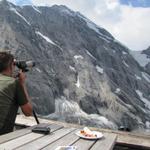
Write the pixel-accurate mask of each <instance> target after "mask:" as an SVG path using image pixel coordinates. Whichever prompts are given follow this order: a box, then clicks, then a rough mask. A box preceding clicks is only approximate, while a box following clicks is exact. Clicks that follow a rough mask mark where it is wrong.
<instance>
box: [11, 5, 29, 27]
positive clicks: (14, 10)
mask: <svg viewBox="0 0 150 150" xmlns="http://www.w3.org/2000/svg"><path fill="white" fill-rule="evenodd" d="M10 10H11V11H13V12H14V13H15V14H17V15H18V16H19V17H21V18H22V19H23V20H24V21H25V22H26V23H27V24H28V25H30V26H31V24H30V22H28V21H27V19H26V18H25V17H23V16H22V15H21V14H20V13H19V12H18V11H17V10H16V9H15V8H12V7H11V8H10Z"/></svg>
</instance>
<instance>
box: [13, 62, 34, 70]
mask: <svg viewBox="0 0 150 150" xmlns="http://www.w3.org/2000/svg"><path fill="white" fill-rule="evenodd" d="M14 63H15V65H16V66H17V67H18V68H19V69H21V70H22V71H23V72H27V71H29V69H31V68H33V67H34V66H35V62H34V61H15V62H14Z"/></svg>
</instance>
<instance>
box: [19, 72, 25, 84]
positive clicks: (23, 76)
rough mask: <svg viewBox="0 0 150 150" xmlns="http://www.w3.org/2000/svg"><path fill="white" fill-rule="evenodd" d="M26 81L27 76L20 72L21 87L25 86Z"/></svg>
mask: <svg viewBox="0 0 150 150" xmlns="http://www.w3.org/2000/svg"><path fill="white" fill-rule="evenodd" d="M25 80H26V75H25V73H24V72H22V70H20V71H19V82H20V84H21V85H24V83H25Z"/></svg>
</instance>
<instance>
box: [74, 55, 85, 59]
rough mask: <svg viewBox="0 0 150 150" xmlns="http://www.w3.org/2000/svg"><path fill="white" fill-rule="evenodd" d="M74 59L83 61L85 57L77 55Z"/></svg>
mask: <svg viewBox="0 0 150 150" xmlns="http://www.w3.org/2000/svg"><path fill="white" fill-rule="evenodd" d="M74 58H75V59H83V56H81V55H75V56H74Z"/></svg>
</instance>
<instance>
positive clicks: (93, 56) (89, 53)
mask: <svg viewBox="0 0 150 150" xmlns="http://www.w3.org/2000/svg"><path fill="white" fill-rule="evenodd" d="M86 53H87V54H88V55H89V56H90V57H92V58H93V59H94V60H96V58H95V57H94V56H93V55H92V54H91V53H90V52H89V51H88V50H86Z"/></svg>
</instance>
